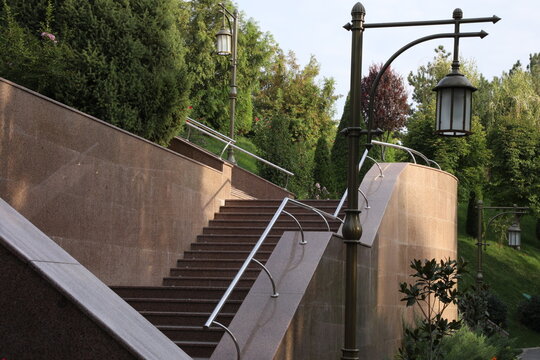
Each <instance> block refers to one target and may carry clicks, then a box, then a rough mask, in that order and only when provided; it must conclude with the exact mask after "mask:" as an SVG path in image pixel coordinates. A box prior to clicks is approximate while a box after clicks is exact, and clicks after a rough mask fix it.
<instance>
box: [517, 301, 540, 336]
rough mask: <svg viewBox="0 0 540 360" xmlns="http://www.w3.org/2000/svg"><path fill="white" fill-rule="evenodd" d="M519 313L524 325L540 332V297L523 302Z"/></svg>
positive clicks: (519, 307)
mask: <svg viewBox="0 0 540 360" xmlns="http://www.w3.org/2000/svg"><path fill="white" fill-rule="evenodd" d="M517 311H518V319H519V321H520V322H521V323H522V324H523V325H525V326H527V327H528V328H530V329H532V330H534V331H539V332H540V296H533V297H532V298H530V299H528V300H525V301H523V302H522V303H521V304H519V306H518V309H517Z"/></svg>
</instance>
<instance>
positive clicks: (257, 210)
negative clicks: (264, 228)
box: [219, 206, 336, 214]
mask: <svg viewBox="0 0 540 360" xmlns="http://www.w3.org/2000/svg"><path fill="white" fill-rule="evenodd" d="M277 209H278V208H277V206H276V207H271V206H261V207H252V206H222V207H220V208H219V212H220V213H231V212H233V213H235V212H241V213H243V212H246V213H253V214H266V213H272V214H275V213H276V211H277ZM317 209H318V210H321V211H324V212H326V213H328V214H334V212H335V211H336V207H335V206H333V207H332V206H331V207H328V206H324V207H323V206H321V207H318V208H317ZM285 211H287V212H288V213H291V214H313V213H314V211H313V210H308V209H304V208H301V207H290V208H289V207H287V208H285Z"/></svg>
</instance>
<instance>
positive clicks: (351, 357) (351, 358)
mask: <svg viewBox="0 0 540 360" xmlns="http://www.w3.org/2000/svg"><path fill="white" fill-rule="evenodd" d="M341 352H342V355H341V360H359V359H360V358H359V357H358V354H359V353H360V350H358V349H341Z"/></svg>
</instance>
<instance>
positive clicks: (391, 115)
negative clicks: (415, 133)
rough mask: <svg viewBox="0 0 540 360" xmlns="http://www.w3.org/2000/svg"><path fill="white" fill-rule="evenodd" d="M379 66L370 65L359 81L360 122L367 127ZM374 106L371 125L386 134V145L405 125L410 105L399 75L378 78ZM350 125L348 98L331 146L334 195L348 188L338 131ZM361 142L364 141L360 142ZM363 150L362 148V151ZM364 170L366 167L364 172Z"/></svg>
mask: <svg viewBox="0 0 540 360" xmlns="http://www.w3.org/2000/svg"><path fill="white" fill-rule="evenodd" d="M381 67H382V66H381V65H371V66H370V68H369V73H368V75H367V76H364V77H363V78H362V95H361V102H362V117H363V123H362V124H361V125H360V126H361V127H363V128H367V119H368V106H369V101H370V99H369V92H370V89H371V86H372V84H373V82H374V81H375V78H376V76H377V74H378V73H379V71H380V69H381ZM375 100H376V101H375V106H374V115H375V118H374V123H373V125H372V126H373V129H376V128H377V127H379V128H381V129H382V130H384V131H385V133H386V135H385V138H386V139H385V141H386V142H388V141H389V139H390V138H391V137H392V134H393V133H394V132H395V131H396V130H399V129H401V128H402V127H403V126H404V125H405V120H406V118H407V115H408V113H409V105H408V104H407V92H406V90H405V86H404V83H403V79H402V78H401V76H399V74H397V73H396V72H394V71H393V70H392V69H391V68H388V69H387V70H386V72H385V74H384V75H383V77H382V78H381V82H380V83H379V86H378V88H377V91H376V98H375ZM350 122H351V104H350V98H349V97H347V101H346V102H345V107H344V109H343V114H342V116H341V120H340V122H339V126H338V128H337V132H336V140H335V142H334V146H333V147H332V163H333V164H334V168H335V170H334V172H335V174H336V187H335V190H334V191H335V192H336V193H340V192H343V191H344V190H345V188H346V186H347V159H348V156H347V147H348V146H347V139H346V137H345V136H343V135H342V134H341V131H342V130H343V129H345V128H346V127H348V126H350ZM363 139H364V140H363ZM360 141H361V143H365V142H366V141H367V140H365V138H364V137H361V138H360ZM362 151H363V149H362ZM371 155H372V156H373V153H372V154H371ZM365 170H367V167H366V168H365V169H364V171H365Z"/></svg>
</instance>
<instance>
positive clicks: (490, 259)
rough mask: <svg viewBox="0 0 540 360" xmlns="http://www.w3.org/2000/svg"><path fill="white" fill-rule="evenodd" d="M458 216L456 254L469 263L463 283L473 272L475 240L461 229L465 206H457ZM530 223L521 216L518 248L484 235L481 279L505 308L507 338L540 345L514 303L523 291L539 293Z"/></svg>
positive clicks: (536, 244) (539, 264) (537, 253)
mask: <svg viewBox="0 0 540 360" xmlns="http://www.w3.org/2000/svg"><path fill="white" fill-rule="evenodd" d="M494 214H495V213H493V214H491V215H494ZM459 215H460V226H459V236H458V253H459V256H463V257H464V258H465V259H466V260H467V261H468V262H469V272H470V274H469V275H468V276H467V277H466V278H465V279H464V281H463V282H464V284H465V285H466V284H470V283H471V282H473V281H474V278H475V275H476V269H477V261H476V256H477V255H476V254H477V246H476V239H474V238H472V237H470V236H468V235H466V234H465V232H464V223H465V215H466V207H464V206H460V209H459ZM487 219H488V214H484V220H485V221H487ZM534 225H535V219H534V218H533V217H532V216H525V217H524V218H523V219H522V222H521V228H522V246H521V250H515V249H513V248H510V247H509V246H507V245H506V244H502V245H501V244H498V243H497V242H495V241H491V240H489V239H490V236H489V234H488V244H490V245H489V246H488V247H487V250H486V251H485V252H484V253H483V259H484V266H483V274H484V282H485V283H486V284H487V285H489V287H490V291H491V292H492V293H494V294H495V295H496V296H497V297H499V298H500V299H501V300H502V301H503V302H504V303H505V304H506V306H507V307H508V329H507V330H508V331H509V332H510V337H511V338H515V339H516V340H515V341H516V343H515V346H516V347H538V346H540V333H538V332H534V331H532V330H529V329H528V328H526V327H525V326H523V325H521V324H520V323H519V322H518V320H517V314H516V309H517V306H518V305H519V303H520V302H521V301H523V300H524V299H525V298H524V296H523V295H522V294H523V293H525V294H529V295H540V241H538V240H536V239H535V235H534ZM491 237H492V236H491Z"/></svg>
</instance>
